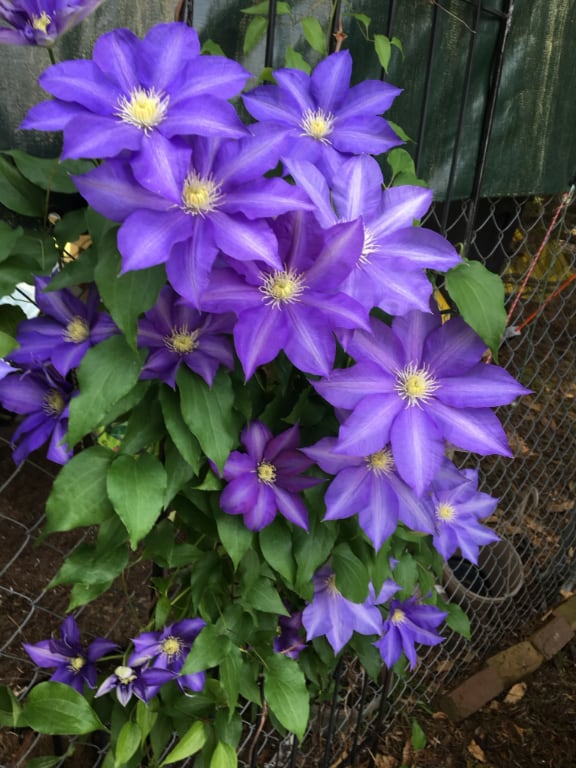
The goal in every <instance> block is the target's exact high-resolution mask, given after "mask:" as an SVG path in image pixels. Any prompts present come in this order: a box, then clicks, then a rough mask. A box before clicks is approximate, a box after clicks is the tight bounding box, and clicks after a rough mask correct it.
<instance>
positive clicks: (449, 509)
mask: <svg viewBox="0 0 576 768" xmlns="http://www.w3.org/2000/svg"><path fill="white" fill-rule="evenodd" d="M436 517H437V518H438V520H442V521H444V522H447V523H449V522H451V521H452V520H454V518H455V517H456V510H455V509H454V507H453V506H452V505H451V504H446V503H445V502H442V503H441V504H438V506H437V507H436Z"/></svg>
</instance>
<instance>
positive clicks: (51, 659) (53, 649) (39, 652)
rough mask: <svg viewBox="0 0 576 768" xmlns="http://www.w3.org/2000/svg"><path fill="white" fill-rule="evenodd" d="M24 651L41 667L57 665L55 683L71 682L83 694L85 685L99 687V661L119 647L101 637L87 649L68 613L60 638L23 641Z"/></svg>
mask: <svg viewBox="0 0 576 768" xmlns="http://www.w3.org/2000/svg"><path fill="white" fill-rule="evenodd" d="M23 646H24V650H25V651H26V653H27V654H28V655H29V656H30V658H31V659H32V661H33V662H34V663H35V664H37V665H38V666H39V667H43V668H51V667H56V671H55V672H54V674H53V675H52V677H51V678H50V679H51V680H52V681H54V682H55V683H64V684H65V685H70V686H71V687H72V688H74V689H75V690H77V691H78V692H79V693H82V692H83V689H84V684H86V685H87V686H88V687H89V688H95V687H96V678H97V670H96V663H95V662H96V661H98V659H100V658H101V657H102V656H105V655H106V654H107V653H111V652H112V651H115V650H117V648H118V646H117V645H116V643H113V642H111V641H110V640H106V639H105V638H103V637H98V638H96V640H93V641H92V642H91V643H90V645H89V646H88V647H87V648H86V649H84V648H83V646H82V644H81V642H80V630H79V629H78V625H77V624H76V620H75V618H74V616H68V617H67V618H66V619H65V620H64V622H63V623H62V626H61V627H60V637H59V638H51V639H50V640H40V642H38V643H23Z"/></svg>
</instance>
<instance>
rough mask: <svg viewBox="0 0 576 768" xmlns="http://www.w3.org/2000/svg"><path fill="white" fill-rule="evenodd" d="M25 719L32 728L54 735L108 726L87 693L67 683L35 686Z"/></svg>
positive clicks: (99, 729) (87, 731) (25, 711)
mask: <svg viewBox="0 0 576 768" xmlns="http://www.w3.org/2000/svg"><path fill="white" fill-rule="evenodd" d="M23 719H24V721H25V722H26V725H27V726H28V727H29V728H32V729H33V730H35V731H38V733H47V734H50V735H53V736H56V735H66V734H70V735H81V734H84V733H92V732H93V731H105V730H106V727H105V726H104V725H103V723H102V722H101V721H100V719H99V718H98V715H97V714H96V712H94V710H93V709H92V707H91V706H90V704H88V702H87V701H86V699H85V698H84V696H82V694H81V693H78V691H76V690H74V688H71V687H70V686H69V685H64V683H50V682H48V683H40V684H39V685H36V686H35V687H34V688H32V690H31V691H30V693H29V694H28V699H27V701H26V704H25V707H24V711H23Z"/></svg>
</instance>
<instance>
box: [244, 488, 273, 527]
mask: <svg viewBox="0 0 576 768" xmlns="http://www.w3.org/2000/svg"><path fill="white" fill-rule="evenodd" d="M276 511H277V506H276V497H275V496H274V493H273V492H272V489H271V488H269V487H268V486H267V485H264V484H262V483H260V484H259V485H258V496H257V498H256V503H255V504H253V505H252V506H251V508H250V509H249V510H248V511H247V512H246V513H245V514H244V524H245V525H246V528H248V529H249V530H250V531H261V530H262V528H265V527H266V526H267V525H270V523H271V522H272V521H273V520H274V518H275V517H276Z"/></svg>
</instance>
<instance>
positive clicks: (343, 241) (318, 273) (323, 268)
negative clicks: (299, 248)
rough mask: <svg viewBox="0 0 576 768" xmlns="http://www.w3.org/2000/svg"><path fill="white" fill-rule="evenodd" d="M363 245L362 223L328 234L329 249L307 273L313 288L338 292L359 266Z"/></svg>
mask: <svg viewBox="0 0 576 768" xmlns="http://www.w3.org/2000/svg"><path fill="white" fill-rule="evenodd" d="M363 244H364V227H363V225H362V221H361V220H360V219H356V220H355V221H351V222H346V223H345V224H336V225H335V226H333V227H331V228H330V229H329V230H327V232H326V239H325V245H324V247H323V248H322V251H321V252H320V253H319V254H318V256H317V257H316V259H315V260H314V263H313V264H312V266H311V267H310V269H308V271H307V273H306V279H307V282H308V284H309V285H310V287H311V288H313V289H315V290H318V291H320V292H324V293H328V292H329V291H336V290H338V288H339V287H340V286H341V284H342V282H343V281H344V279H345V278H346V277H348V275H349V274H350V272H351V271H352V269H354V267H355V266H356V264H357V262H358V259H359V258H360V255H361V253H362V246H363Z"/></svg>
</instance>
